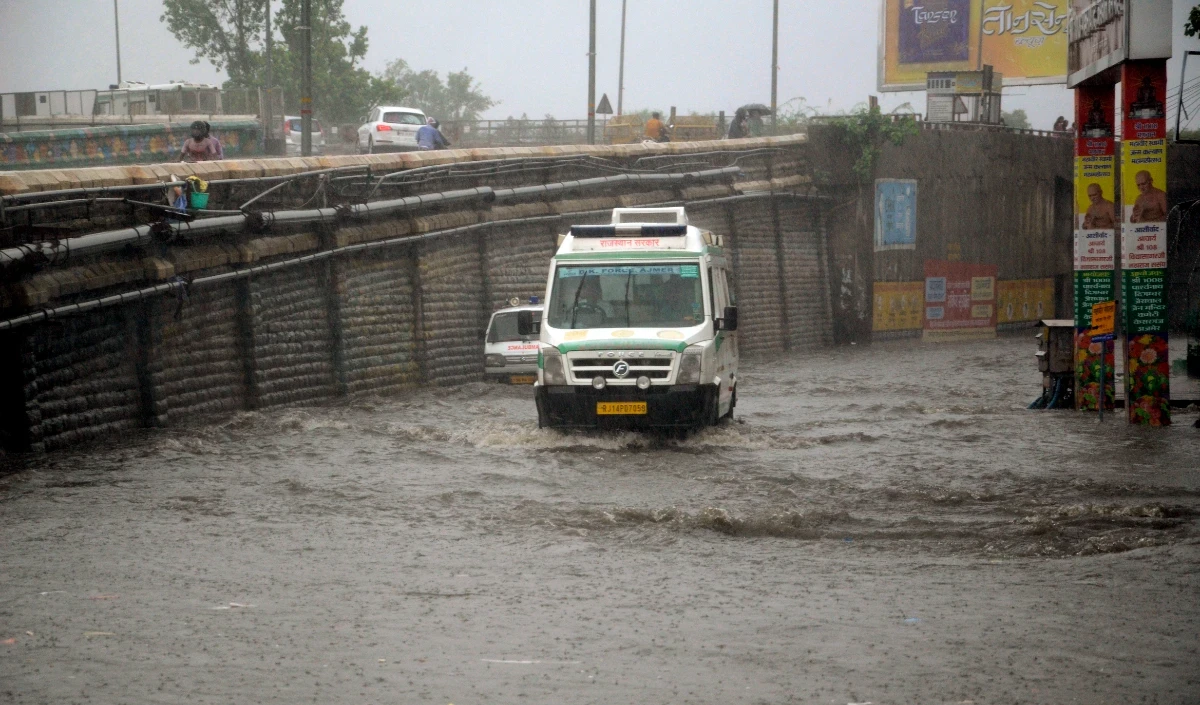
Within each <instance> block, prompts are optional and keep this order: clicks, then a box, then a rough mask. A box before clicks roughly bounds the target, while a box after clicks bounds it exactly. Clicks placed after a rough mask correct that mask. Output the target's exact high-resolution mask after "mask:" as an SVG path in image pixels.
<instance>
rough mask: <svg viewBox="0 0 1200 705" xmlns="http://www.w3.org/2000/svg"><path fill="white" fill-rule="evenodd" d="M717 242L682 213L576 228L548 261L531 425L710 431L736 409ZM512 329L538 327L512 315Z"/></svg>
mask: <svg viewBox="0 0 1200 705" xmlns="http://www.w3.org/2000/svg"><path fill="white" fill-rule="evenodd" d="M731 264H732V263H731V262H730V260H729V258H728V256H727V255H726V253H725V250H724V248H723V243H722V238H721V236H720V235H717V234H715V233H712V232H710V231H707V230H701V229H700V228H697V227H695V226H693V225H691V224H689V223H688V219H687V214H686V212H685V210H684V209H683V208H617V209H614V210H613V214H612V222H611V223H610V224H608V225H575V226H572V227H571V229H570V232H568V233H567V234H565V235H563V236H560V245H559V248H558V252H557V253H556V254H555V256H554V258H553V260H552V261H551V264H550V274H549V281H548V282H547V284H546V298H545V299H544V300H545V302H546V305H545V309H544V311H543V313H542V320H541V325H540V332H539V337H538V341H539V348H538V365H537V366H538V370H537V382H536V383H535V385H534V395H535V399H536V403H537V411H538V425H539V426H540V427H552V428H567V427H592V428H595V427H625V428H654V427H666V428H670V427H675V428H688V427H693V428H694V427H699V426H706V425H715V424H717V423H718V422H719V421H720V419H721V418H723V417H728V416H732V415H733V409H734V407H735V406H736V405H737V382H738V342H737V306H736V302H735V301H734V299H733V290H732V288H731V286H730V278H731V274H732V270H731ZM519 316H520V319H519V321H518V329H519V331H520V332H532V331H535V330H537V327H536V326H535V324H534V321H533V316H532V314H530V313H521V314H519Z"/></svg>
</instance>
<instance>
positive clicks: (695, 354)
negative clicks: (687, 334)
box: [675, 348, 704, 384]
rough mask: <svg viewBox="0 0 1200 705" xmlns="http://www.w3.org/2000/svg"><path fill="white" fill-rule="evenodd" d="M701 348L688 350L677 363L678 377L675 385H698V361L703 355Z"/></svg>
mask: <svg viewBox="0 0 1200 705" xmlns="http://www.w3.org/2000/svg"><path fill="white" fill-rule="evenodd" d="M703 354H704V353H703V350H702V349H701V348H688V349H687V351H685V352H684V353H683V358H682V359H681V360H680V361H679V376H677V377H676V378H675V383H676V384H700V361H701V356H702V355H703Z"/></svg>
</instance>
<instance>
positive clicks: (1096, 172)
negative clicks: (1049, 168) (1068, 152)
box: [1075, 84, 1120, 411]
mask: <svg viewBox="0 0 1200 705" xmlns="http://www.w3.org/2000/svg"><path fill="white" fill-rule="evenodd" d="M1115 93H1116V92H1115V90H1114V86H1113V85H1111V84H1110V85H1101V86H1088V87H1080V88H1076V89H1075V125H1076V132H1075V408H1077V409H1079V410H1080V411H1096V410H1097V409H1099V404H1100V374H1101V371H1102V370H1103V372H1104V377H1105V384H1104V390H1105V395H1104V396H1105V398H1104V405H1105V407H1104V408H1105V409H1112V408H1113V401H1114V395H1115V394H1116V386H1115V384H1114V378H1113V371H1114V369H1115V367H1114V359H1113V352H1114V345H1113V341H1109V342H1107V343H1104V342H1099V341H1095V342H1094V341H1092V338H1091V333H1090V331H1091V325H1092V304H1095V303H1097V302H1100V301H1112V300H1113V293H1114V288H1113V270H1114V269H1115V268H1116V252H1117V224H1118V222H1119V221H1120V218H1119V216H1118V215H1117V206H1116V203H1115V200H1116V185H1117V184H1116V174H1115V168H1116V164H1115V161H1116V143H1115V139H1114V137H1113V115H1114V113H1115V110H1114V102H1115V100H1116V97H1115ZM1101 354H1103V355H1104V356H1105V359H1104V360H1103V363H1104V364H1103V365H1101V358H1100V356H1101Z"/></svg>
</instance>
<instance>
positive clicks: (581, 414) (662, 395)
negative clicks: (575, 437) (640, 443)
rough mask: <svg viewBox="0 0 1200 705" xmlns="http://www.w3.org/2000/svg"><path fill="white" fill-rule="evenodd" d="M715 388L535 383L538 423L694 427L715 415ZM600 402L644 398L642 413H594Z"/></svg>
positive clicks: (685, 385) (550, 426)
mask: <svg viewBox="0 0 1200 705" xmlns="http://www.w3.org/2000/svg"><path fill="white" fill-rule="evenodd" d="M717 393H718V388H717V386H716V385H714V384H676V385H671V386H659V387H651V388H650V389H647V390H645V391H642V390H640V389H638V388H637V387H607V388H605V389H601V390H596V389H593V388H592V387H590V386H581V385H564V386H551V387H544V386H539V387H538V388H537V390H536V393H535V395H534V398H535V400H536V402H537V410H538V424H539V425H540V426H543V427H549V428H695V427H697V426H703V425H704V424H705V423H707V422H708V420H709V419H711V418H713V417H714V416H715V414H714V412H713V407H714V406H715V405H716V404H717V403H718V401H717V400H718V396H717ZM603 402H645V403H646V413H645V414H624V415H618V416H609V415H602V414H598V413H597V405H598V404H600V403H603Z"/></svg>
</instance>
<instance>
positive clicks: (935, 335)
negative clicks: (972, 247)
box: [921, 260, 997, 342]
mask: <svg viewBox="0 0 1200 705" xmlns="http://www.w3.org/2000/svg"><path fill="white" fill-rule="evenodd" d="M996 271H997V269H996V266H995V265H991V264H969V263H966V262H949V261H945V260H925V321H924V330H923V332H922V335H921V338H922V340H927V341H932V342H941V341H947V340H978V339H982V338H994V337H996V316H997V311H996Z"/></svg>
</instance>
